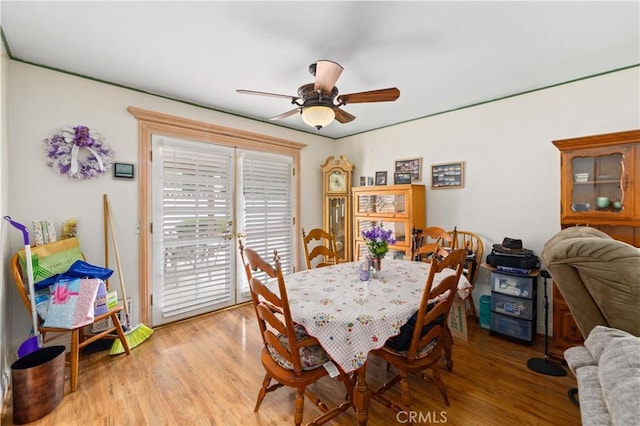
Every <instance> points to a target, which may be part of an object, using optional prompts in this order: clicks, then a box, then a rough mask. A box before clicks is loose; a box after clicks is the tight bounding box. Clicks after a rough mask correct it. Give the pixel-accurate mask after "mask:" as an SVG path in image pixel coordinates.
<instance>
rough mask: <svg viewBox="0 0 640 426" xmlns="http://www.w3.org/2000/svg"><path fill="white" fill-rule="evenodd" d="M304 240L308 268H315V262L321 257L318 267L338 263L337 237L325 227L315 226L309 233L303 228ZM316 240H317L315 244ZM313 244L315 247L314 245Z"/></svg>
mask: <svg viewBox="0 0 640 426" xmlns="http://www.w3.org/2000/svg"><path fill="white" fill-rule="evenodd" d="M302 242H303V244H304V257H305V260H306V262H307V269H311V268H313V266H312V265H313V262H314V261H315V259H316V258H320V259H321V260H320V262H319V263H317V264H316V265H315V267H316V268H321V267H323V266H329V265H335V264H337V263H338V255H337V251H336V237H335V236H334V235H333V234H331V233H330V232H327V231H325V230H324V229H320V228H314V229H312V230H311V231H309V233H308V234H307V233H305V230H304V228H302ZM314 242H316V244H315V245H313V244H314ZM312 245H313V247H312Z"/></svg>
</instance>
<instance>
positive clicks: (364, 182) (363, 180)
mask: <svg viewBox="0 0 640 426" xmlns="http://www.w3.org/2000/svg"><path fill="white" fill-rule="evenodd" d="M360 186H367V177H366V176H360Z"/></svg>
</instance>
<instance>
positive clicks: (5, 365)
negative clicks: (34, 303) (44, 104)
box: [0, 43, 13, 401]
mask: <svg viewBox="0 0 640 426" xmlns="http://www.w3.org/2000/svg"><path fill="white" fill-rule="evenodd" d="M0 44H2V46H1V47H0V87H2V89H1V90H0V217H1V216H4V215H5V214H6V213H5V212H6V211H7V210H8V209H9V203H8V197H9V191H8V188H9V179H8V176H9V167H8V165H9V142H8V140H9V138H8V135H7V92H8V90H7V89H8V81H7V80H8V78H7V76H8V72H7V71H8V67H9V58H8V56H7V51H6V50H5V48H4V43H0ZM0 225H1V226H0V229H1V230H2V232H0V259H1V260H4V259H6V256H5V253H7V252H8V251H9V240H8V238H7V234H8V233H9V232H11V230H10V229H9V228H10V226H9V224H8V223H7V222H5V221H4V220H2V224H0ZM6 265H7V262H6V261H1V262H0V280H1V284H0V312H1V313H0V401H4V394H5V392H6V391H7V386H8V380H9V375H10V371H9V370H10V366H9V363H10V362H11V361H12V359H13V357H12V356H11V351H12V347H11V345H9V341H10V334H9V333H8V330H7V324H10V323H11V316H12V309H11V304H10V303H9V299H10V295H11V293H9V292H8V291H7V288H8V286H9V285H11V284H10V281H9V280H10V278H9V275H8V274H9V268H7V267H6Z"/></svg>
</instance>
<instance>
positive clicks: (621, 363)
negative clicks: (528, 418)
mask: <svg viewBox="0 0 640 426" xmlns="http://www.w3.org/2000/svg"><path fill="white" fill-rule="evenodd" d="M541 259H542V264H543V266H545V267H546V268H547V270H548V271H549V274H550V275H551V277H552V278H553V281H554V282H555V284H556V286H557V287H558V289H559V290H560V292H561V293H562V295H563V297H564V299H565V300H566V302H567V305H568V306H569V309H570V310H571V313H572V314H573V316H574V318H575V320H576V323H577V324H578V328H580V331H581V332H582V335H583V336H587V338H586V340H585V343H584V346H577V347H573V348H570V349H568V350H566V351H565V353H564V355H565V359H566V361H567V364H568V365H569V368H571V371H572V372H573V373H574V374H575V376H576V379H577V382H578V390H579V400H580V413H581V417H582V424H583V425H585V426H588V425H598V426H600V425H633V426H637V425H640V337H638V336H640V249H638V248H636V247H633V246H631V245H629V244H626V243H623V242H620V241H617V240H614V239H612V238H611V237H609V236H608V235H607V234H605V233H603V232H601V231H599V230H597V229H594V228H590V227H572V228H567V229H564V230H562V231H560V232H559V233H557V234H556V235H554V236H553V237H552V238H551V239H550V240H549V241H548V242H547V243H546V244H545V246H544V248H543V250H542V253H541ZM570 395H571V393H570Z"/></svg>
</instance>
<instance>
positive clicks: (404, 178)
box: [393, 173, 411, 185]
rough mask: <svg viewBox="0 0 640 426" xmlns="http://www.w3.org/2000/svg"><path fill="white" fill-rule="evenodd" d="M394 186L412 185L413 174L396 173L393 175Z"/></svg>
mask: <svg viewBox="0 0 640 426" xmlns="http://www.w3.org/2000/svg"><path fill="white" fill-rule="evenodd" d="M393 183H394V185H404V184H407V183H411V173H394V174H393Z"/></svg>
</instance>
